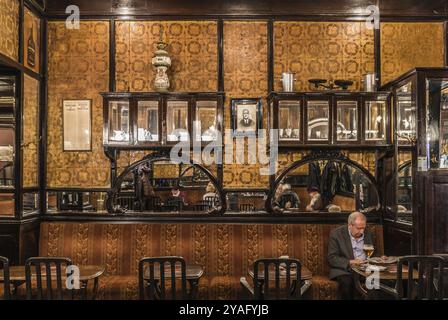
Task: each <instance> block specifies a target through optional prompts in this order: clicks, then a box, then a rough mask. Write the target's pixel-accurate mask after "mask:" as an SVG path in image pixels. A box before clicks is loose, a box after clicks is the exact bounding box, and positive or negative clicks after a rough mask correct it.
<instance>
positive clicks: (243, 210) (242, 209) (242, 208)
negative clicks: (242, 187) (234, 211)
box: [240, 203, 255, 212]
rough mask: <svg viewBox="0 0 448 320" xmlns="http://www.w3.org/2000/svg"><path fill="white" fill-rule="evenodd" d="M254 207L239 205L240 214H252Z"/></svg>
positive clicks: (244, 204)
mask: <svg viewBox="0 0 448 320" xmlns="http://www.w3.org/2000/svg"><path fill="white" fill-rule="evenodd" d="M254 211H255V206H254V205H253V204H250V203H243V204H241V205H240V212H254Z"/></svg>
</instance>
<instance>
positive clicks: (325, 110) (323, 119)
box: [307, 101, 330, 141]
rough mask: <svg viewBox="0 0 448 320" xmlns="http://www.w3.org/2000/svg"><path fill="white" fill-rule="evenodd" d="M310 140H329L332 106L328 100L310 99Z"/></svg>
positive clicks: (308, 112)
mask: <svg viewBox="0 0 448 320" xmlns="http://www.w3.org/2000/svg"><path fill="white" fill-rule="evenodd" d="M307 114H308V119H307V120H308V140H309V141H327V140H328V137H329V127H330V123H329V118H330V106H329V102H328V101H308V111H307Z"/></svg>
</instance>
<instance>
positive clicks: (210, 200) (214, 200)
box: [204, 196, 219, 208]
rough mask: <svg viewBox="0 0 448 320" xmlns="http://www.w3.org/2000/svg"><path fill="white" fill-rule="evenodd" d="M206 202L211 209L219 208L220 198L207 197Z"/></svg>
mask: <svg viewBox="0 0 448 320" xmlns="http://www.w3.org/2000/svg"><path fill="white" fill-rule="evenodd" d="M204 201H205V202H206V203H207V204H208V205H209V206H210V208H214V207H217V206H219V197H218V196H214V197H213V196H210V197H205V200H204Z"/></svg>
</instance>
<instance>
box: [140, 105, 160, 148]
mask: <svg viewBox="0 0 448 320" xmlns="http://www.w3.org/2000/svg"><path fill="white" fill-rule="evenodd" d="M137 139H138V141H139V142H157V141H159V102H158V101H138V115H137Z"/></svg>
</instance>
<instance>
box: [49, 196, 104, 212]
mask: <svg viewBox="0 0 448 320" xmlns="http://www.w3.org/2000/svg"><path fill="white" fill-rule="evenodd" d="M105 199H106V193H105V192H73V191H70V192H68V191H59V192H47V211H46V212H47V213H48V214H54V213H60V212H65V211H69V212H88V213H102V214H104V213H107V211H106V204H105Z"/></svg>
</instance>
